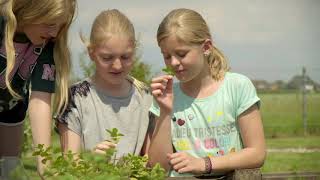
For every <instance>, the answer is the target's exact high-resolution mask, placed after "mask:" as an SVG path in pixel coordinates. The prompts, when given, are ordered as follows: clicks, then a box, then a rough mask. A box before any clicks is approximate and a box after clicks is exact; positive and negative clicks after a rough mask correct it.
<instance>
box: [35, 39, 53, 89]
mask: <svg viewBox="0 0 320 180" xmlns="http://www.w3.org/2000/svg"><path fill="white" fill-rule="evenodd" d="M55 73H56V69H55V64H54V60H53V44H52V43H49V44H48V45H47V46H46V47H45V48H44V49H43V52H42V53H41V55H40V56H39V58H38V60H37V64H36V66H35V67H34V69H33V71H32V75H31V90H32V91H42V92H48V93H54V91H55V78H56V75H55Z"/></svg>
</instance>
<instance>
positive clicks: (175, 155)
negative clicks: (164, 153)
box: [169, 152, 183, 159]
mask: <svg viewBox="0 0 320 180" xmlns="http://www.w3.org/2000/svg"><path fill="white" fill-rule="evenodd" d="M182 155H183V152H176V153H172V154H170V155H169V157H170V159H174V158H178V157H181V156H182Z"/></svg>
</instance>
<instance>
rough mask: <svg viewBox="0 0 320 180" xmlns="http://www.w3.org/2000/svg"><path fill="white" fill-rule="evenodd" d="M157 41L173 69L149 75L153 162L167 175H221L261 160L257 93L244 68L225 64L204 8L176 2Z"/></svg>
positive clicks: (263, 147)
mask: <svg viewBox="0 0 320 180" xmlns="http://www.w3.org/2000/svg"><path fill="white" fill-rule="evenodd" d="M157 40H158V45H159V47H160V49H161V53H162V54H163V57H164V61H165V64H166V66H168V67H171V68H172V69H173V71H174V72H175V75H176V78H177V79H178V80H179V81H180V82H177V83H173V81H172V78H173V77H172V76H171V75H162V76H159V77H156V78H154V79H153V80H152V83H151V90H152V94H153V96H154V99H155V101H154V103H153V104H152V106H151V108H150V111H151V113H152V114H153V115H154V117H155V119H156V120H155V122H156V124H155V129H154V134H153V135H152V139H151V145H150V149H149V158H150V164H155V163H156V162H159V163H160V164H161V165H162V166H163V167H164V168H165V169H167V170H168V171H169V172H170V176H188V175H189V176H190V175H202V174H206V175H208V174H209V175H224V174H225V173H227V172H229V171H232V170H234V169H241V168H255V167H260V166H262V164H263V162H264V159H265V155H266V153H265V142H264V133H263V127H262V122H261V116H260V112H259V103H260V99H259V98H258V97H257V94H256V91H255V88H254V86H253V85H252V83H251V81H250V80H249V79H248V78H247V77H245V76H244V75H241V74H237V73H232V72H228V70H229V67H228V64H227V61H226V58H225V57H224V55H223V54H222V52H221V51H220V50H219V49H218V48H217V47H216V45H215V44H214V43H213V40H212V36H211V34H210V31H209V28H208V26H207V24H206V22H205V20H204V19H203V18H202V16H201V15H200V14H199V13H197V12H195V11H193V10H190V9H175V10H173V11H171V12H170V13H169V14H168V15H167V16H166V17H165V18H164V20H163V21H162V22H161V24H160V25H159V28H158V33H157Z"/></svg>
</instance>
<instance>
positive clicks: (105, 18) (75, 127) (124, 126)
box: [56, 10, 152, 157]
mask: <svg viewBox="0 0 320 180" xmlns="http://www.w3.org/2000/svg"><path fill="white" fill-rule="evenodd" d="M82 40H83V41H84V42H85V43H86V44H87V48H88V53H89V56H90V58H91V60H92V61H93V62H94V63H95V65H96V69H95V73H94V75H93V76H92V77H90V78H86V79H84V80H82V81H80V82H78V83H76V84H74V85H73V86H72V87H71V88H70V90H71V92H70V100H69V104H68V106H67V108H66V110H65V111H64V112H63V113H62V114H60V115H59V116H58V117H57V118H56V122H57V125H58V129H59V133H60V137H61V138H60V139H61V144H62V147H63V149H64V151H67V150H71V151H73V152H79V151H80V150H81V149H83V150H89V151H94V152H97V153H105V150H106V149H108V148H111V147H116V150H117V157H119V156H123V155H124V154H127V153H132V154H135V155H140V154H141V155H143V154H145V153H146V150H147V148H148V142H149V140H148V139H149V138H148V137H149V136H147V130H148V126H149V116H148V110H149V107H150V104H151V101H152V96H151V95H150V94H149V92H148V88H147V87H146V86H145V85H144V84H143V83H141V82H140V81H138V80H136V79H134V78H133V77H131V76H129V75H128V74H129V72H130V70H131V69H132V66H133V63H134V61H133V58H134V54H135V48H136V44H135V43H136V39H135V33H134V28H133V25H132V23H131V22H130V21H129V19H128V18H127V17H126V16H125V15H123V14H122V13H121V12H119V11H118V10H107V11H103V12H102V13H100V14H99V15H98V16H97V17H96V19H95V21H94V23H93V25H92V30H91V36H90V41H89V42H86V40H85V39H84V38H82ZM112 128H117V129H118V130H119V132H120V133H122V134H123V135H124V136H123V137H121V139H120V141H119V143H118V144H113V143H111V142H110V141H109V140H110V137H108V134H107V133H106V129H112Z"/></svg>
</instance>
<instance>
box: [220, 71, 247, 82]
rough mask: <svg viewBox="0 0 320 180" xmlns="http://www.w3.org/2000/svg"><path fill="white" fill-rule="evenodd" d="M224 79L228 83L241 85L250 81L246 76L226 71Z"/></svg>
mask: <svg viewBox="0 0 320 180" xmlns="http://www.w3.org/2000/svg"><path fill="white" fill-rule="evenodd" d="M224 81H225V83H226V84H228V85H241V84H246V83H248V82H251V80H250V79H249V78H248V77H247V76H245V75H243V74H239V73H235V72H226V74H225V79H224Z"/></svg>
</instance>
